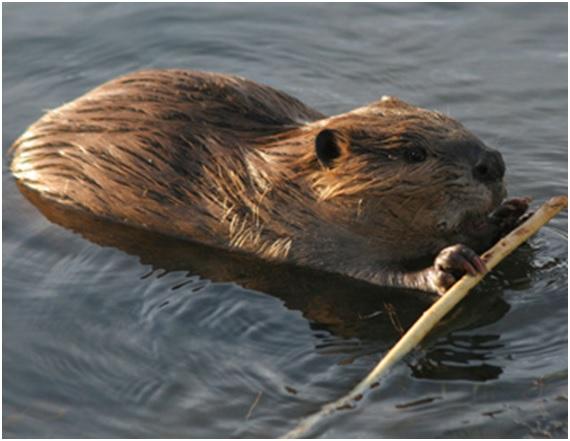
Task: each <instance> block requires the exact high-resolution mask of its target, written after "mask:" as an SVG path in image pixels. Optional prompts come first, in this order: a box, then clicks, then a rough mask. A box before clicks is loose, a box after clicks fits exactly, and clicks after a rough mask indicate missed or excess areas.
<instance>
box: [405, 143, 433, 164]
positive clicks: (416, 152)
mask: <svg viewBox="0 0 570 441" xmlns="http://www.w3.org/2000/svg"><path fill="white" fill-rule="evenodd" d="M426 158H427V152H426V151H425V149H424V148H422V147H410V148H408V149H406V151H405V152H404V159H405V160H406V162H409V163H418V162H423V161H425V160H426Z"/></svg>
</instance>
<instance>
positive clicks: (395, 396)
mask: <svg viewBox="0 0 570 441" xmlns="http://www.w3.org/2000/svg"><path fill="white" fill-rule="evenodd" d="M567 15H568V11H567V5H564V4H535V5H532V4H525V5H516V4H510V5H497V4H495V5H490V4H486V5H476V4H471V5H451V4H446V5H428V4H424V5H417V4H407V5H395V4H391V5H377V4H360V5H347V4H321V5H263V4H256V5H246V6H243V5H237V4H232V5H225V4H214V5H206V4H194V5H183V4H177V5H164V4H156V5H155V4H143V5H135V4H121V5H113V4H77V5H46V4H41V5H40V4H34V5H32V4H7V5H4V7H3V29H4V34H3V37H4V46H3V52H4V72H3V85H4V87H3V97H4V101H3V113H4V119H3V152H4V156H3V163H2V164H3V177H2V182H3V244H4V246H3V274H4V276H3V281H2V284H3V409H2V412H3V435H4V436H5V437H61V438H64V437H65V438H67V437H100V438H103V437H277V436H279V435H282V434H284V433H285V432H287V431H288V430H289V429H291V428H292V427H293V426H294V425H295V424H296V423H297V422H298V421H299V419H300V418H302V417H303V416H305V415H308V414H309V413H311V412H314V411H316V410H317V409H318V408H319V406H320V405H322V404H323V403H325V402H327V401H329V400H332V399H335V398H338V397H339V396H341V395H343V394H344V393H346V392H347V391H348V390H349V389H350V388H351V387H352V386H353V385H354V384H356V383H357V382H358V381H359V380H360V379H361V378H363V377H364V376H365V374H366V373H367V372H368V371H369V370H370V369H371V368H372V367H373V366H374V364H375V363H376V362H377V360H378V359H379V358H380V357H381V356H382V354H383V353H384V352H385V351H386V350H387V349H388V348H389V347H390V346H391V345H392V344H393V343H394V342H395V341H396V339H397V338H398V336H399V335H400V332H401V329H402V328H407V327H408V326H409V325H410V324H411V323H412V322H413V321H414V320H415V318H417V317H418V316H419V315H420V314H421V312H422V311H423V310H424V309H425V308H427V306H428V305H429V303H430V299H429V298H427V297H422V296H414V295H412V294H410V293H407V292H403V291H397V290H386V289H382V288H377V287H370V286H368V285H365V284H360V283H355V282H351V281H347V280H344V279H340V278H338V277H335V276H332V275H316V274H313V273H310V272H306V271H302V270H297V269H295V268H283V267H276V268H274V267H268V266H266V265H263V264H261V263H259V262H248V261H243V260H240V259H237V258H236V257H235V256H232V255H226V254H222V253H214V252H212V251H211V250H207V249H201V248H198V247H195V246H191V245H189V244H185V243H181V242H179V241H173V240H169V239H165V238H161V237H156V236H154V235H152V234H146V233H140V232H137V231H132V230H128V229H126V228H121V227H114V226H111V225H105V224H103V223H101V222H96V221H93V220H89V219H82V218H81V217H79V216H76V215H72V214H66V213H57V212H55V211H53V210H51V211H50V208H49V207H43V211H44V214H45V215H46V216H48V217H49V218H51V219H52V220H53V221H54V222H57V223H59V224H62V225H64V226H66V227H67V228H63V227H62V226H60V225H58V224H57V223H52V222H50V221H48V220H47V219H46V217H45V216H44V215H43V214H41V213H40V211H38V210H37V209H36V208H35V207H34V206H33V205H32V204H30V203H29V202H28V201H27V200H26V199H25V198H24V197H23V196H22V194H21V193H20V192H19V191H18V190H17V188H16V186H15V183H14V181H13V180H12V178H11V176H10V173H9V170H8V164H9V159H8V156H7V150H8V148H9V146H10V144H11V143H12V142H13V141H14V139H15V138H16V137H17V136H18V135H19V134H20V133H22V132H23V131H24V129H25V128H26V127H27V126H28V125H29V124H31V123H32V122H33V121H35V120H36V119H37V118H38V117H39V116H40V115H41V114H42V112H44V111H45V110H46V109H49V108H54V107H57V106H58V105H60V104H62V103H64V102H66V101H68V100H71V99H73V98H75V97H76V96H78V95H80V94H81V93H83V92H84V91H86V90H88V89H90V88H92V87H94V86H96V85H98V84H100V83H102V82H104V81H106V80H108V79H110V78H112V77H114V76H116V75H119V74H122V73H126V72H129V71H132V70H137V69H142V68H147V67H182V68H193V69H200V70H211V71H221V72H231V73H235V74H239V75H243V76H246V77H248V78H251V79H253V80H257V81H259V82H263V83H266V84H269V85H272V86H274V87H277V88H279V89H283V90H285V91H286V92H289V93H291V94H292V95H294V96H296V97H298V98H300V99H302V100H303V101H304V102H306V103H307V104H309V105H312V106H314V107H316V108H318V109H319V110H321V111H323V112H326V113H329V114H332V113H337V112H343V111H347V110H349V109H351V108H354V107H356V106H359V105H362V104H364V103H366V102H369V101H372V100H375V99H377V98H378V97H380V96H381V95H384V94H391V95H396V96H399V97H401V98H403V99H405V100H408V101H410V102H412V103H414V104H416V105H420V106H424V107H429V108H435V109H439V110H443V111H445V112H448V113H450V114H451V115H452V116H454V117H456V118H458V119H459V120H461V121H462V122H463V123H464V124H465V125H466V126H467V127H469V128H470V129H472V130H473V131H474V132H475V133H477V134H478V135H479V136H480V137H482V138H483V139H484V140H485V141H486V142H487V143H488V144H490V145H493V146H495V147H497V148H499V149H500V151H501V152H502V153H503V155H504V157H505V161H506V163H507V166H508V185H509V189H510V194H511V195H532V196H533V197H534V198H535V199H536V200H544V199H546V198H548V197H549V196H551V195H555V194H562V193H567V188H568V186H567V161H568V156H567V154H568V153H567V152H568V150H567V144H568V139H567V133H568V126H567V121H568V102H567V90H568V84H567V74H568V47H567V29H568V22H567ZM74 230H75V231H77V232H73V231H74ZM567 249H568V236H567V216H566V213H563V214H562V215H560V216H559V217H558V218H556V220H554V221H553V222H552V223H551V224H549V226H547V227H546V228H544V229H543V230H542V231H541V232H540V233H539V234H538V236H536V237H535V238H534V239H532V240H531V241H530V243H529V244H528V245H526V246H524V247H523V248H521V249H519V250H518V251H517V252H516V253H515V254H514V255H513V256H511V257H510V258H509V259H508V260H507V262H505V263H504V264H502V265H501V266H500V268H499V269H498V270H497V271H496V272H495V273H494V274H493V275H491V276H490V277H489V278H488V280H487V281H486V282H485V283H484V284H483V285H482V286H481V287H479V288H478V289H477V290H476V291H475V292H474V293H473V295H472V296H471V298H470V299H469V300H468V301H467V302H466V303H465V304H464V305H462V307H461V308H460V309H459V310H457V311H455V313H454V314H453V315H452V316H450V317H448V318H447V319H446V321H445V323H444V324H442V325H441V326H440V327H439V328H438V329H437V331H435V332H434V333H433V334H432V335H431V336H430V338H429V339H428V341H426V342H425V343H424V344H423V345H422V347H421V348H420V350H418V351H416V352H415V353H414V354H412V355H410V356H409V357H407V358H406V360H405V362H402V363H400V364H399V365H398V366H397V367H395V368H394V369H393V370H392V371H391V372H390V373H389V375H388V376H387V377H385V378H384V379H383V380H382V382H381V385H380V388H379V389H377V390H375V391H374V392H373V393H371V394H370V395H369V396H368V397H367V398H365V399H364V400H363V401H362V402H361V404H360V405H359V406H358V407H357V408H356V409H354V410H350V411H343V412H340V413H339V414H338V415H336V416H335V417H334V418H332V419H331V420H329V421H327V422H326V423H325V424H324V425H322V426H320V427H319V428H318V430H317V431H316V432H315V433H314V434H313V435H315V436H320V437H394V438H395V437H547V436H551V437H566V435H567V430H568V425H567V399H568V398H567V397H568V386H567V384H568V381H567V366H568V363H567V361H568V358H567V357H568V356H567V348H568V346H567V334H568V327H567V323H568V322H567V313H568V311H567V304H568V303H567V289H568V278H567V274H568V259H567Z"/></svg>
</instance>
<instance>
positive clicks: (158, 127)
mask: <svg viewBox="0 0 570 441" xmlns="http://www.w3.org/2000/svg"><path fill="white" fill-rule="evenodd" d="M13 148H14V159H13V163H12V171H13V173H14V175H15V176H16V178H17V179H18V180H19V182H20V184H21V185H24V186H26V187H28V188H30V189H32V190H36V191H38V192H39V193H40V194H41V195H42V196H43V197H45V198H49V199H52V200H54V201H55V202H57V203H61V204H66V205H70V206H73V207H76V208H78V209H81V210H86V211H89V212H91V213H93V214H94V215H96V216H100V217H104V218H108V219H111V220H115V221H118V222H123V223H125V224H129V225H132V226H137V227H143V228H146V229H150V230H154V231H157V232H160V233H164V234H167V235H171V236H177V237H181V238H185V239H190V240H194V241H199V242H203V243H206V244H209V245H213V246H216V247H220V248H226V249H227V248H229V249H235V250H239V251H243V252H246V253H250V254H255V255H258V256H260V257H263V258H266V259H273V260H279V261H289V262H293V263H296V264H299V265H304V266H310V267H314V268H318V269H322V270H326V271H334V272H341V273H343V274H346V275H349V276H352V277H356V278H359V279H364V280H368V281H371V282H375V283H378V284H386V285H396V286H409V287H414V288H419V289H425V290H435V289H441V288H442V287H443V288H445V287H446V286H448V285H449V283H450V281H451V278H452V277H451V272H452V271H451V270H453V269H458V268H464V269H467V270H471V268H470V267H469V266H468V264H469V262H471V264H472V265H473V266H475V267H477V266H479V269H480V270H482V268H481V265H480V262H478V261H477V260H476V258H475V257H474V256H473V255H472V254H471V252H470V251H469V250H467V249H466V247H461V248H455V249H451V250H450V249H448V250H447V251H446V252H444V253H440V265H439V266H438V268H427V269H426V270H424V271H419V272H410V268H412V266H413V265H415V263H416V262H417V260H418V259H419V258H422V257H429V256H435V255H437V254H438V253H439V252H440V251H441V250H442V249H443V248H445V247H448V246H451V245H454V244H459V243H463V244H466V245H469V246H478V245H486V244H487V242H488V241H489V240H491V238H492V236H494V235H495V234H496V233H497V231H498V227H497V226H496V222H493V221H492V222H489V218H487V215H488V214H489V213H490V212H491V211H492V210H493V209H494V208H496V207H497V206H498V205H499V203H500V201H501V200H502V198H503V197H504V194H505V191H504V187H503V183H502V177H503V174H504V165H503V162H502V159H501V157H500V155H499V154H498V153H497V152H495V151H494V150H491V149H489V148H487V147H485V146H484V145H483V144H482V143H481V141H479V140H478V139H477V138H476V137H475V136H473V135H472V134H470V133H469V132H468V131H467V130H466V129H464V128H463V126H461V125H460V124H459V123H457V122H456V121H454V120H452V119H451V118H448V117H446V116H444V115H442V114H439V113H436V112H430V111H427V110H423V109H419V108H416V107H413V106H411V105H409V104H406V103H403V102H402V101H399V100H397V99H393V98H383V99H382V100H380V101H378V102H375V103H372V104H371V105H369V106H366V107H363V108H360V109H356V110H354V111H352V112H349V113H346V114H342V115H338V116H335V117H331V118H326V117H325V116H324V115H322V114H320V113H319V112H317V111H316V110H313V109H311V108H309V107H307V106H305V105H304V104H302V103H301V102H299V101H298V100H296V99H294V98H292V97H290V96H288V95H286V94H284V93H282V92H279V91H276V90H274V89H272V88H269V87H267V86H261V85H258V84H256V83H253V82H251V81H247V80H245V79H242V78H239V77H234V76H228V75H219V74H212V73H200V72H192V71H181V70H163V71H147V72H139V73H135V74H131V75H128V76H124V77H121V78H118V79H116V80H113V81H111V82H109V83H107V84H104V85H103V86H101V87H99V88H97V89H94V90H93V91H91V92H90V93H88V94H86V95H84V96H83V97H81V98H79V99H77V100H75V101H73V102H71V103H69V104H66V105H64V106H62V107H60V108H58V109H56V110H53V111H51V112H49V113H48V114H46V115H45V116H44V117H43V118H41V119H40V120H39V121H38V122H36V123H35V124H34V125H32V126H31V127H30V128H29V129H28V131H27V132H26V133H24V135H22V136H21V137H20V138H19V139H18V140H17V141H16V143H15V144H14V147H13ZM515 205H517V204H515ZM521 205H523V204H518V205H517V207H515V208H513V209H506V210H503V212H505V211H508V216H507V217H509V218H515V217H517V216H518V215H519V214H521V212H522V211H524V209H525V208H526V207H521ZM511 208H512V204H511ZM503 214H504V213H503ZM515 214H516V216H515ZM504 218H505V216H503V218H502V219H503V220H504ZM446 253H447V254H446ZM416 269H417V268H416Z"/></svg>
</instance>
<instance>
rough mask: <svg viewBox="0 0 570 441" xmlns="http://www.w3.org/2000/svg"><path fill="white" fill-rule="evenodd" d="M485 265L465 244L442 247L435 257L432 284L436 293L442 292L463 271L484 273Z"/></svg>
mask: <svg viewBox="0 0 570 441" xmlns="http://www.w3.org/2000/svg"><path fill="white" fill-rule="evenodd" d="M486 272H487V267H486V266H485V263H484V262H483V261H482V260H481V258H480V257H479V255H478V254H477V253H476V252H475V251H473V250H472V249H471V248H469V247H467V246H465V245H461V244H458V245H453V246H450V247H447V248H444V249H443V250H441V251H440V252H439V254H438V255H437V257H436V258H435V262H434V265H433V276H432V277H433V278H432V284H433V286H434V287H435V289H436V290H437V292H438V294H440V295H441V294H444V293H445V292H446V291H447V290H448V289H449V288H451V286H452V285H453V284H454V283H455V282H456V281H457V280H459V279H460V278H461V277H463V275H464V274H465V273H467V274H470V275H472V276H475V275H477V274H478V273H481V274H485V273H486Z"/></svg>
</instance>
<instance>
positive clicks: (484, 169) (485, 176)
mask: <svg viewBox="0 0 570 441" xmlns="http://www.w3.org/2000/svg"><path fill="white" fill-rule="evenodd" d="M472 171H473V177H474V178H475V179H477V180H478V181H479V182H482V183H484V184H493V183H496V182H499V181H501V180H502V179H503V176H505V162H504V161H503V156H502V155H501V154H500V153H499V152H497V151H496V150H485V151H484V152H482V153H481V156H480V157H479V159H478V161H477V162H476V163H475V165H474V166H473V170H472Z"/></svg>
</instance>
